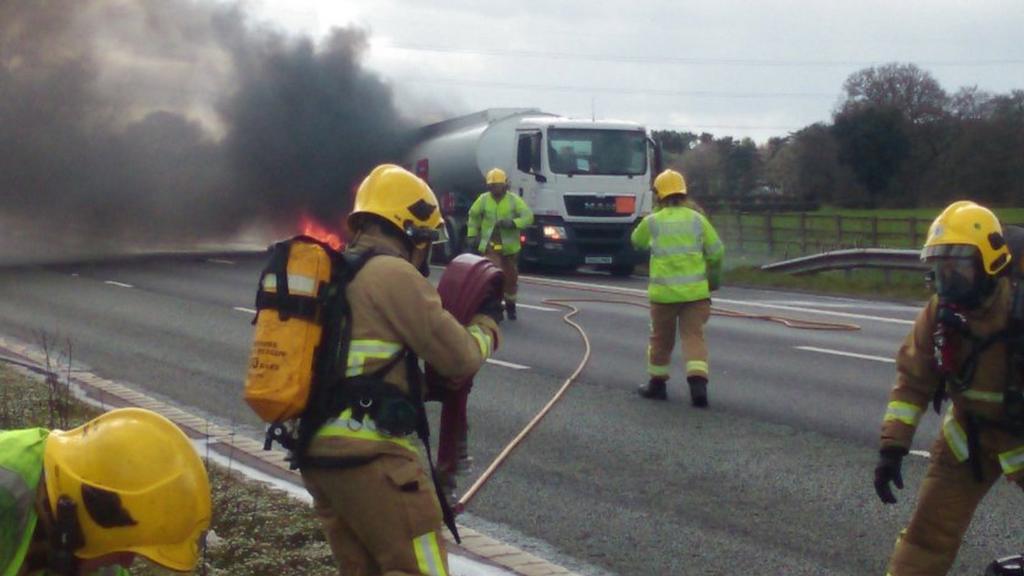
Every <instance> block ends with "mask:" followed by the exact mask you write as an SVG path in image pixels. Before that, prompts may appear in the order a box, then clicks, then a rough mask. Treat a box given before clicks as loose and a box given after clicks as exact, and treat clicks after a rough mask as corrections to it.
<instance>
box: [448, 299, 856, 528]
mask: <svg viewBox="0 0 1024 576" xmlns="http://www.w3.org/2000/svg"><path fill="white" fill-rule="evenodd" d="M524 282H525V283H530V284H539V285H543V286H554V287H559V288H565V287H566V286H565V285H564V284H561V283H557V282H546V281H543V280H538V279H529V280H524ZM572 289H574V290H580V291H584V292H597V293H605V294H617V295H622V293H621V292H620V291H617V290H614V289H610V288H602V287H596V286H595V287H591V286H572ZM543 303H544V304H548V305H551V306H558V307H559V308H562V309H564V310H567V311H568V312H567V313H566V314H565V315H564V316H562V321H563V322H565V323H566V324H568V325H570V326H572V327H573V329H575V330H576V332H577V333H578V334H579V336H580V339H581V340H582V341H583V357H582V358H581V359H580V362H579V364H578V365H577V366H576V369H575V370H574V371H573V372H572V374H570V375H569V377H568V378H566V379H565V382H563V383H562V386H561V387H560V388H559V389H558V391H557V392H556V393H555V395H554V396H552V398H551V400H549V401H548V403H547V404H545V405H544V407H543V408H541V410H540V411H539V412H538V413H537V415H536V416H534V417H533V419H531V420H530V421H529V422H528V423H527V424H526V426H525V427H524V428H523V429H522V431H520V432H519V434H517V435H516V436H515V438H513V439H512V440H511V441H510V442H509V443H508V444H507V445H506V446H505V448H504V449H502V450H501V452H499V453H498V455H497V456H496V457H495V458H494V460H493V461H492V462H491V464H490V465H489V466H488V467H487V469H486V470H484V472H483V473H482V474H481V475H480V477H479V478H477V479H476V481H475V482H473V484H472V485H471V486H470V487H469V489H468V490H466V493H465V494H463V495H462V496H461V497H460V498H459V501H458V502H457V503H456V505H455V510H456V513H458V512H461V511H463V510H465V509H466V507H467V506H468V505H469V503H470V502H471V501H472V500H473V498H474V497H476V495H477V494H478V493H479V492H480V490H481V489H482V488H483V487H484V485H486V484H487V482H488V481H489V480H490V479H491V478H492V477H493V476H494V474H495V473H496V472H497V471H498V469H499V468H501V466H502V465H503V464H504V463H505V461H506V460H507V459H508V457H509V456H510V455H511V454H512V452H514V451H515V449H516V448H517V447H519V445H520V444H521V443H522V442H523V440H525V439H526V438H527V437H528V436H529V435H530V434H531V433H532V432H533V431H534V429H536V428H537V426H538V425H539V424H540V422H541V421H542V420H543V419H544V418H545V417H546V416H547V415H548V413H550V412H551V410H552V409H553V408H554V407H555V405H556V404H558V402H559V401H561V400H562V398H563V397H564V396H565V395H566V393H567V392H568V391H569V388H571V387H572V385H573V384H574V383H575V382H576V380H577V378H579V376H580V374H582V373H583V370H584V369H586V367H587V364H588V363H589V362H590V353H591V346H590V337H589V336H588V335H587V331H586V330H585V329H584V328H583V327H582V326H580V325H579V324H578V323H577V322H576V321H575V320H573V318H574V317H575V316H576V315H578V314H579V312H580V309H579V308H578V307H577V306H575V305H574V304H584V303H592V304H615V305H623V306H635V307H639V308H645V309H649V308H650V304H648V303H647V302H641V301H632V300H620V299H612V298H547V299H545V300H543ZM711 314H712V315H713V316H724V317H727V318H741V319H748V320H761V321H765V322H777V323H779V324H782V325H783V326H786V327H788V328H793V329H797V330H830V331H856V330H860V326H858V325H856V324H848V323H843V322H818V321H814V320H802V319H797V318H787V317H783V316H774V315H768V314H750V313H747V312H740V311H737V310H730V309H726V308H718V307H715V306H712V307H711Z"/></svg>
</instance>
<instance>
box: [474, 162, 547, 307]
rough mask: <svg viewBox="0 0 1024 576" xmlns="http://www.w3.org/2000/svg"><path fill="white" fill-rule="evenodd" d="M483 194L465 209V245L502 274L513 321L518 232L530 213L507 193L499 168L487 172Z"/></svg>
mask: <svg viewBox="0 0 1024 576" xmlns="http://www.w3.org/2000/svg"><path fill="white" fill-rule="evenodd" d="M486 182H487V192H484V193H483V194H480V196H479V197H477V199H476V201H475V202H473V205H472V206H470V208H469V223H468V225H467V229H466V245H467V246H469V248H470V250H472V251H474V252H479V253H481V254H483V255H484V256H485V257H486V258H487V259H488V260H490V261H491V262H493V263H494V265H495V266H498V267H499V268H501V271H502V272H504V274H505V312H506V313H507V314H508V319H509V320H515V319H516V294H517V293H518V291H519V251H520V250H522V242H521V240H520V233H521V231H522V230H523V229H524V228H526V227H527V226H529V225H530V224H533V212H532V211H531V210H530V207H529V206H527V205H526V202H524V201H523V199H522V198H520V197H519V196H517V195H515V194H509V193H508V176H506V175H505V171H504V170H502V169H501V168H494V169H492V170H491V171H489V172H488V173H487V178H486Z"/></svg>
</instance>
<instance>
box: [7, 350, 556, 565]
mask: <svg viewBox="0 0 1024 576" xmlns="http://www.w3.org/2000/svg"><path fill="white" fill-rule="evenodd" d="M0 350H3V351H6V352H8V353H10V354H13V355H15V356H18V357H20V358H22V359H24V360H25V361H26V362H28V363H31V364H34V365H36V366H37V367H39V368H40V369H43V368H44V367H45V366H46V356H45V354H44V353H43V352H42V351H41V350H39V349H38V348H34V347H31V346H27V345H25V344H22V343H19V342H16V341H14V340H12V339H10V338H6V337H3V336H0ZM71 381H72V382H73V383H74V384H75V385H77V386H78V387H79V388H81V390H82V391H83V392H84V393H85V394H86V395H88V396H89V397H90V398H91V399H93V400H95V401H97V402H101V403H103V404H104V405H107V406H110V407H111V408H120V407H128V406H134V407H139V408H146V409H147V410H152V411H154V412H156V413H158V414H161V415H163V416H164V417H166V418H167V419H169V420H171V421H172V422H174V423H176V424H177V425H178V426H180V427H181V428H182V430H184V431H185V433H186V434H188V435H189V436H190V437H192V438H194V439H205V440H206V441H207V443H208V446H209V448H210V450H213V451H215V452H217V453H218V454H220V455H222V456H224V457H228V458H232V459H234V460H237V461H238V462H239V463H241V464H244V465H246V466H249V467H252V468H254V469H256V470H258V471H260V472H263V473H265V474H268V475H270V476H273V477H275V478H279V479H282V480H286V481H290V482H292V483H295V484H297V485H299V486H301V485H302V483H301V481H298V480H297V479H298V478H299V474H298V472H296V471H294V470H291V469H289V467H288V462H287V461H286V460H285V455H284V453H283V452H280V451H272V452H268V451H264V450H263V445H262V444H261V443H260V442H257V441H256V440H253V439H251V438H248V437H244V436H238V435H236V434H235V432H234V431H232V430H229V429H227V428H224V427H223V426H220V425H218V424H214V423H213V422H210V421H209V420H207V419H205V418H201V417H199V416H195V415H193V414H190V413H188V412H186V411H184V410H182V409H180V408H177V407H175V406H172V405H170V404H168V403H166V402H163V401H160V400H157V399H155V398H152V397H150V396H148V395H146V394H143V393H141V392H139V391H137V390H134V389H132V388H129V387H128V386H125V385H123V384H118V383H117V382H113V381H111V380H107V379H104V378H101V377H99V376H97V375H95V374H92V373H89V372H83V371H72V372H71ZM458 528H459V534H460V535H461V537H462V544H461V545H456V544H455V542H454V540H453V539H452V536H451V534H449V533H448V532H447V531H444V535H445V539H446V540H447V541H448V544H449V546H453V547H456V548H458V549H461V550H464V551H466V552H468V553H469V554H470V555H471V556H473V557H476V558H479V559H483V560H485V561H487V562H490V563H492V564H494V565H496V566H499V567H501V568H504V569H506V570H509V571H511V572H513V573H515V574H518V575H520V576H555V575H557V576H575V574H574V573H573V572H571V571H570V570H568V569H566V568H563V567H561V566H558V565H555V564H553V563H551V562H548V561H547V560H544V559H543V558H540V557H538V556H534V555H533V554H530V553H528V552H525V551H523V550H521V549H519V548H516V547H515V546H510V545H508V544H505V543H503V542H500V541H498V540H495V539H493V538H490V537H489V536H486V535H484V534H482V533H480V532H478V531H476V530H473V529H472V528H469V527H466V526H462V525H459V527H458Z"/></svg>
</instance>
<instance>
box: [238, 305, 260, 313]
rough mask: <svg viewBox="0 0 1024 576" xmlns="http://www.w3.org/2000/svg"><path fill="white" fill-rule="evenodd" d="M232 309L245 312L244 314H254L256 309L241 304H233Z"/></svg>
mask: <svg viewBox="0 0 1024 576" xmlns="http://www.w3.org/2000/svg"><path fill="white" fill-rule="evenodd" d="M233 310H237V311H239V312H245V313H246V314H256V311H255V310H253V309H252V308H242V307H241V306H235V307H234V308H233Z"/></svg>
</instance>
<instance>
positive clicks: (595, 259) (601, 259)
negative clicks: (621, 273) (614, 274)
mask: <svg viewBox="0 0 1024 576" xmlns="http://www.w3.org/2000/svg"><path fill="white" fill-rule="evenodd" d="M583 262H584V263H585V264H611V263H612V257H611V256H587V257H586V258H584V259H583Z"/></svg>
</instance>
